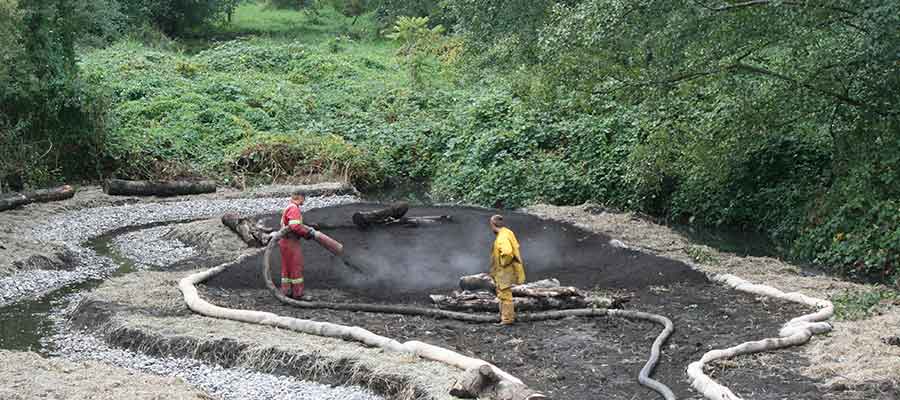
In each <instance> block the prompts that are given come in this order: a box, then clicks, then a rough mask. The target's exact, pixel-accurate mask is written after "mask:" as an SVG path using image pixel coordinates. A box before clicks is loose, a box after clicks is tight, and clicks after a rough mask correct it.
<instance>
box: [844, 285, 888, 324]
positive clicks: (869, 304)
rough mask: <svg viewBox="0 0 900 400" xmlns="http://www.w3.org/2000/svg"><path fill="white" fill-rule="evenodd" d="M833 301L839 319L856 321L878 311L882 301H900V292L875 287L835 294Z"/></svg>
mask: <svg viewBox="0 0 900 400" xmlns="http://www.w3.org/2000/svg"><path fill="white" fill-rule="evenodd" d="M831 301H832V302H833V303H834V312H835V317H836V318H837V319H838V320H844V321H856V320H860V319H865V318H868V317H869V316H871V315H873V314H874V313H876V312H877V311H878V308H879V305H880V304H881V303H882V302H900V293H897V292H896V291H894V290H890V289H886V288H882V287H875V288H873V289H872V290H861V291H846V292H843V293H841V294H839V295H836V296H834V297H833V298H832V299H831Z"/></svg>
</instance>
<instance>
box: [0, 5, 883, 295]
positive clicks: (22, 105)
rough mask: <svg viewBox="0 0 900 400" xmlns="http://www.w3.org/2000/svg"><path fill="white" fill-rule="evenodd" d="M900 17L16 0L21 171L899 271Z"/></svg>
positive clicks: (633, 8)
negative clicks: (176, 180) (702, 235)
mask: <svg viewBox="0 0 900 400" xmlns="http://www.w3.org/2000/svg"><path fill="white" fill-rule="evenodd" d="M61 15H66V16H72V17H71V18H62V17H60V16H61ZM898 28H900V4H898V3H897V2H892V1H836V0H831V1H822V2H815V3H813V2H805V1H797V2H789V1H761V0H754V1H711V0H709V1H703V2H697V1H677V0H676V1H662V0H654V1H643V2H631V1H620V0H584V1H567V0H534V1H531V0H529V1H499V0H454V1H421V2H408V1H394V0H380V1H378V0H371V1H362V0H334V1H312V0H310V1H305V0H304V1H270V2H267V3H257V2H241V1H237V0H233V1H223V0H207V1H200V2H197V1H191V2H183V1H177V0H171V1H163V2H149V1H140V0H118V1H117V0H103V1H96V0H94V1H91V0H78V1H74V2H73V1H55V2H54V1H33V2H24V1H23V2H17V1H16V0H0V46H3V48H4V49H7V48H8V49H12V50H11V51H7V52H3V53H2V54H0V57H2V58H3V63H2V65H0V90H2V91H0V110H2V111H3V114H2V118H0V133H2V135H3V136H2V139H0V146H3V152H4V154H8V155H9V156H7V157H4V159H3V160H2V161H0V178H4V177H6V179H4V181H5V182H6V186H8V187H12V186H14V185H10V183H15V182H14V181H15V180H17V179H22V180H24V181H25V183H28V184H35V185H40V184H45V183H47V182H50V181H52V180H54V179H59V178H61V177H67V178H70V179H71V178H76V179H77V178H88V179H95V178H98V177H101V176H108V175H118V176H123V177H132V178H157V177H171V176H198V175H203V176H211V177H215V178H217V179H220V180H221V181H223V182H227V183H230V184H234V185H238V186H240V185H243V184H248V183H253V182H257V181H261V180H301V179H305V177H308V176H317V175H326V176H328V175H330V176H331V177H339V178H343V179H348V180H351V181H353V182H355V183H356V184H358V185H360V186H361V187H363V188H374V187H379V186H384V185H395V184H402V183H405V182H425V183H428V184H429V185H430V187H431V190H432V192H433V193H434V194H435V195H436V196H438V197H440V198H442V199H444V200H458V201H466V202H472V203H479V204H485V205H492V206H502V207H517V206H521V205H524V204H529V203H534V202H550V203H556V204H577V203H582V202H585V201H594V202H599V203H603V204H607V205H610V206H614V207H619V208H623V209H632V210H639V211H643V212H647V213H651V214H653V215H657V216H660V217H664V218H667V219H670V220H675V221H683V222H688V221H689V222H692V223H695V224H703V225H714V226H718V225H726V226H737V227H742V228H745V229H752V230H758V231H761V232H765V233H766V234H768V235H769V236H771V237H772V238H774V239H776V241H777V242H778V243H781V244H783V245H784V250H785V252H786V253H790V254H792V255H794V256H797V257H800V258H802V259H806V260H811V261H815V262H817V263H821V264H824V265H828V266H831V267H834V268H836V269H837V270H839V271H841V272H844V273H848V274H853V275H859V276H867V277H871V276H875V277H878V278H881V279H884V280H889V281H896V279H897V277H898V276H900V271H898V270H897V267H898V264H900V29H898ZM214 39H215V40H214ZM76 49H77V50H76ZM76 54H78V55H79V56H80V62H79V63H78V64H77V65H76ZM63 155H65V157H63ZM10 176H11V177H13V178H8V177H10Z"/></svg>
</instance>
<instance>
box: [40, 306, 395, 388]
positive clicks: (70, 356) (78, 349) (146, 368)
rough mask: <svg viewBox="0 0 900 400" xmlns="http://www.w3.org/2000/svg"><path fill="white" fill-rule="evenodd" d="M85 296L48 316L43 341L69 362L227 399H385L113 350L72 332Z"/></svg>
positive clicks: (255, 372)
mask: <svg viewBox="0 0 900 400" xmlns="http://www.w3.org/2000/svg"><path fill="white" fill-rule="evenodd" d="M81 296H82V295H81V294H73V295H70V296H67V298H65V299H64V303H66V304H68V306H66V307H65V308H59V309H57V311H54V312H53V313H52V314H51V316H50V318H51V320H52V321H53V325H54V329H53V330H54V331H55V332H65V333H57V334H55V335H53V336H51V337H49V338H45V339H44V341H45V344H46V345H48V346H47V347H51V348H53V349H54V350H53V351H52V352H51V355H53V356H58V357H62V358H64V359H67V360H70V361H84V360H94V361H100V362H104V363H107V364H111V365H114V366H117V367H121V368H125V369H129V370H135V371H141V372H145V373H150V374H154V375H160V376H174V377H178V378H181V379H183V380H184V381H185V382H186V383H188V384H190V385H192V386H194V387H196V388H198V389H200V390H202V391H204V392H206V393H207V394H209V395H211V396H212V397H214V398H216V399H223V400H231V399H235V400H239V399H240V400H271V399H289V400H316V399H321V400H332V399H333V400H380V399H382V397H380V396H378V395H376V394H374V393H372V392H371V391H369V390H366V389H364V388H361V387H357V386H328V385H322V384H319V383H315V382H309V381H304V380H299V379H296V378H293V377H290V376H277V375H272V374H264V373H260V372H257V371H253V370H250V369H246V368H222V367H221V366H219V365H210V364H206V363H203V362H200V361H197V360H193V359H187V358H172V357H166V358H154V357H150V356H147V355H144V354H140V353H135V352H132V351H128V350H122V349H117V348H112V347H110V346H108V345H107V344H106V343H105V342H103V341H102V340H100V339H98V338H96V337H94V336H91V335H87V334H83V333H78V332H75V333H72V332H74V329H73V328H72V327H71V326H70V325H69V324H68V322H67V318H66V316H67V315H69V314H70V313H71V312H72V311H74V307H76V306H77V304H78V302H79V300H80V297H81Z"/></svg>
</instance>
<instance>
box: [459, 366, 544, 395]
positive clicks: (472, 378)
mask: <svg viewBox="0 0 900 400" xmlns="http://www.w3.org/2000/svg"><path fill="white" fill-rule="evenodd" d="M450 395H451V396H454V397H459V398H461V399H485V398H489V399H498V400H537V399H546V398H547V397H546V396H544V395H543V394H540V393H538V392H535V391H534V390H531V389H528V387H526V386H525V385H522V384H517V383H512V382H504V381H502V380H500V379H499V378H498V377H497V374H495V373H494V370H493V369H491V367H489V366H487V365H482V366H480V367H478V368H470V369H467V370H466V372H464V373H463V375H462V377H460V378H459V380H457V381H456V382H455V383H454V384H453V387H452V388H450Z"/></svg>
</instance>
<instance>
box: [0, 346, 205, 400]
mask: <svg viewBox="0 0 900 400" xmlns="http://www.w3.org/2000/svg"><path fill="white" fill-rule="evenodd" d="M0 382H2V385H0V399H8V400H20V399H21V400H25V399H69V400H82V399H83V400H87V399H134V400H157V399H173V400H200V399H209V397H207V396H206V395H204V394H203V393H201V392H199V391H197V390H196V389H193V388H191V387H190V386H189V385H187V384H185V383H184V382H182V381H181V380H180V379H178V378H174V377H159V376H154V375H149V374H143V373H139V372H133V371H129V370H125V369H122V368H116V367H111V366H108V365H106V364H102V363H98V362H91V361H87V362H77V363H76V362H69V361H65V360H60V359H46V358H43V357H41V356H39V355H37V354H36V353H24V352H10V351H3V350H0Z"/></svg>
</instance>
